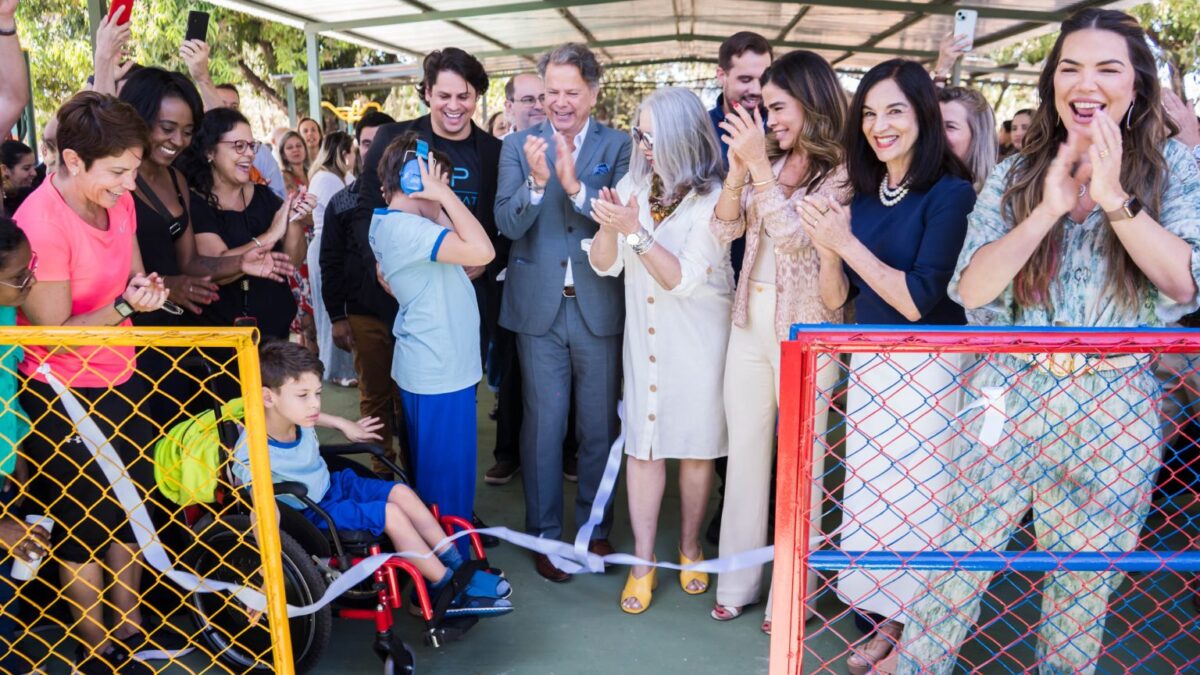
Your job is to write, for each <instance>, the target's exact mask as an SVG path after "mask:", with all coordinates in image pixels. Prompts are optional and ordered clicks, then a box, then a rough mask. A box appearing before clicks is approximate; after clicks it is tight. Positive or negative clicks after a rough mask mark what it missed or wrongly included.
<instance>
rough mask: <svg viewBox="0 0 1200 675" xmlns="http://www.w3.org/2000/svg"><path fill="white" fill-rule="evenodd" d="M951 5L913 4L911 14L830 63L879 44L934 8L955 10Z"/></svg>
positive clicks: (938, 0)
mask: <svg viewBox="0 0 1200 675" xmlns="http://www.w3.org/2000/svg"><path fill="white" fill-rule="evenodd" d="M856 1H857V0H852V2H850V3H849V6H851V7H853V6H855V2H856ZM906 4H907V3H906ZM953 5H954V0H934V1H933V2H931V3H930V4H928V5H914V8H917V9H916V11H913V12H912V13H911V14H909V15H908V16H906V17H904V18H903V19H901V20H900V21H897V22H896V23H894V24H892V27H891V28H888V29H887V30H885V31H883V32H880V33H876V34H875V35H872V36H871V38H870V39H869V40H867V41H866V42H864V43H862V44H861V45H859V46H858V48H857V49H852V50H850V51H848V52H846V53H845V54H842V55H841V56H839V57H838V58H836V59H834V60H833V61H830V65H833V66H836V65H837V64H839V63H841V62H842V61H845V60H846V59H848V58H850V57H851V56H853V55H854V53H855V52H862V51H865V49H866V48H867V47H874V46H875V45H877V44H879V43H880V42H883V41H884V40H886V39H888V38H890V37H891V36H893V35H895V34H897V33H899V32H901V31H903V30H904V29H905V28H908V27H909V26H911V25H913V24H915V23H917V22H919V21H923V20H924V19H925V18H926V17H928V16H929V13H930V12H931V11H932V10H934V9H949V10H951V11H956V8H955V7H954V6H953Z"/></svg>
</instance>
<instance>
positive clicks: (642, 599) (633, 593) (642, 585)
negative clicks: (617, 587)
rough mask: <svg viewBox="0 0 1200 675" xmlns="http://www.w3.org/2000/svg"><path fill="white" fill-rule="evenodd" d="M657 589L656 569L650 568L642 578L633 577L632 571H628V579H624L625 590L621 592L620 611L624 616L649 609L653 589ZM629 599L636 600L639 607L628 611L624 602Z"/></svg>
mask: <svg viewBox="0 0 1200 675" xmlns="http://www.w3.org/2000/svg"><path fill="white" fill-rule="evenodd" d="M656 588H658V568H657V567H651V568H650V572H649V573H648V574H646V575H645V576H643V577H642V578H640V579H639V578H637V577H635V576H633V570H632V569H630V570H629V577H628V578H627V579H625V589H624V590H622V591H621V611H622V612H625V613H626V614H641V613H642V612H644V611H646V610H647V609H650V601H651V600H653V599H654V589H656ZM630 598H637V601H638V604H639V605H641V607H640V608H638V609H630V608H628V607H626V606H625V601H626V600H628V599H630Z"/></svg>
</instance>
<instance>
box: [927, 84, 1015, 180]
mask: <svg viewBox="0 0 1200 675" xmlns="http://www.w3.org/2000/svg"><path fill="white" fill-rule="evenodd" d="M938 102H939V103H957V104H959V105H961V106H962V107H963V109H964V110H966V111H967V127H968V128H969V129H970V130H971V147H970V148H968V149H967V156H966V158H965V159H964V160H963V161H964V162H966V165H967V168H968V169H970V170H971V176H972V185H974V186H975V193H976V194H978V193H979V191H980V190H982V189H983V184H984V183H986V182H987V179H988V175H989V174H991V173H992V169H994V168H996V156H997V154H998V153H999V151H1000V150H999V147H1000V146H999V142H998V141H997V140H996V118H995V116H994V115H993V114H992V106H991V104H989V103H988V102H987V99H986V98H984V97H983V94H981V93H979V92H978V91H977V90H975V89H968V88H967V87H945V88H943V89H938Z"/></svg>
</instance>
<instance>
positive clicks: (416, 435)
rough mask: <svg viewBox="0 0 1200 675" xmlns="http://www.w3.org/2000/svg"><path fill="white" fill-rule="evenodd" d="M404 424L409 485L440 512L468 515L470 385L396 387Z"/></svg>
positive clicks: (471, 499)
mask: <svg viewBox="0 0 1200 675" xmlns="http://www.w3.org/2000/svg"><path fill="white" fill-rule="evenodd" d="M400 401H401V403H402V404H403V406H404V418H405V420H406V421H407V422H408V444H409V445H408V447H409V448H410V449H411V452H412V458H413V464H414V465H415V466H413V467H411V468H412V470H413V471H414V472H415V473H416V476H415V477H414V478H415V481H414V485H413V488H414V489H416V491H417V494H418V495H420V496H421V499H423V500H424V501H425V503H426V504H437V507H438V510H439V511H441V513H442V515H450V516H459V517H462V518H466V519H467V520H470V519H471V513H472V512H473V511H474V510H475V453H476V442H475V429H476V420H475V387H467V388H466V389H462V390H459V391H455V392H451V393H449V394H414V393H412V392H408V391H404V390H403V389H401V390H400Z"/></svg>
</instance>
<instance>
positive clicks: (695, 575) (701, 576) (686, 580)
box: [679, 549, 708, 595]
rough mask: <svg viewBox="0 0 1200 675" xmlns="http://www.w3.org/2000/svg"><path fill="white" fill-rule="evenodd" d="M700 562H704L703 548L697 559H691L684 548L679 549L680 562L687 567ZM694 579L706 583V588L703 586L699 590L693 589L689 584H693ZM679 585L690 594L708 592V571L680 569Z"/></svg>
mask: <svg viewBox="0 0 1200 675" xmlns="http://www.w3.org/2000/svg"><path fill="white" fill-rule="evenodd" d="M698 562H704V551H703V550H701V551H700V557H699V558H697V559H696V560H691V559H690V558H688V557H687V556H686V555H684V554H683V550H682V549H681V550H680V551H679V564H680V565H682V566H684V567H687V566H688V565H695V564H696V563H698ZM693 581H699V582H700V583H701V584H703V585H704V588H702V589H700V590H698V591H693V590H691V589H689V588H688V585H689V584H691V583H692V582H693ZM679 587H680V588H682V589H683V592H684V593H687V594H688V595H702V594H704V593H707V592H708V572H692V571H690V570H679Z"/></svg>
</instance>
